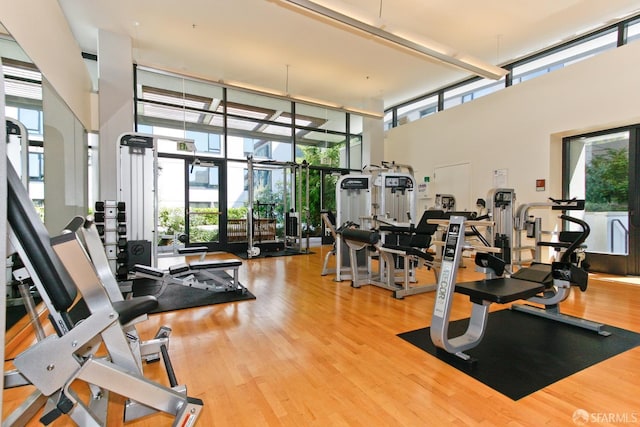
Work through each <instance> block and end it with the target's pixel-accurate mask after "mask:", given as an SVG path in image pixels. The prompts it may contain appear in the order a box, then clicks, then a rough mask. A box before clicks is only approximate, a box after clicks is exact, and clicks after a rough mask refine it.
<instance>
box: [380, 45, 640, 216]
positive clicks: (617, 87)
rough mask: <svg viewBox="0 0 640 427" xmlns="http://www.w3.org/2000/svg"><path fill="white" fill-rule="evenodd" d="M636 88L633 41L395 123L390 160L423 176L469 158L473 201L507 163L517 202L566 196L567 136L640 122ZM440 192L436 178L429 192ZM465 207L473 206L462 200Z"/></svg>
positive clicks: (638, 72)
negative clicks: (538, 185) (541, 186)
mask: <svg viewBox="0 0 640 427" xmlns="http://www.w3.org/2000/svg"><path fill="white" fill-rule="evenodd" d="M638 94H640V42H634V43H631V44H629V45H626V46H623V47H620V48H618V49H613V50H611V51H609V52H605V53H602V54H600V55H598V56H596V57H594V58H590V59H587V60H584V61H582V62H579V63H576V64H573V65H571V66H568V67H566V68H565V69H562V70H558V71H554V72H552V73H550V74H547V75H544V76H542V77H538V78H536V79H533V80H529V81H527V82H524V83H521V84H518V85H515V86H512V87H509V88H507V89H504V90H501V91H499V92H496V93H494V94H491V95H487V96H485V97H483V98H480V99H477V100H474V101H472V102H470V103H467V104H462V105H460V106H457V107H454V108H451V109H449V110H445V111H442V112H439V113H437V114H434V115H431V116H427V117H425V118H423V119H420V120H417V121H414V122H411V123H408V124H406V125H403V126H399V127H396V128H393V129H391V130H389V131H388V132H387V135H386V139H385V159H388V160H395V161H396V162H398V163H408V164H411V165H413V167H414V169H415V171H416V179H417V181H418V182H422V178H423V177H424V176H430V177H432V175H433V171H434V169H435V168H438V167H442V166H447V165H454V164H460V163H467V162H468V163H470V164H471V183H470V188H471V190H470V191H471V196H472V197H471V199H472V203H475V199H476V198H485V197H486V195H487V191H488V190H489V189H490V188H491V187H492V186H493V171H494V170H499V169H506V170H507V187H509V188H514V189H515V190H516V196H517V201H518V203H529V202H534V201H545V200H546V199H547V198H548V197H556V198H557V197H561V196H562V163H561V157H562V152H561V145H562V144H561V143H562V138H563V137H565V136H569V135H576V134H581V133H584V132H589V131H594V130H598V129H608V128H612V127H616V126H620V125H625V124H632V123H638V122H640V98H639V97H638ZM536 179H546V190H545V191H542V192H537V191H536V189H535V182H536ZM437 192H441V191H440V190H439V189H438V182H437V181H436V182H433V183H431V184H430V185H429V193H430V196H431V197H433V196H434V195H435V194H436V193H437ZM423 204H424V205H429V204H433V199H430V200H427V201H423ZM421 207H422V206H420V208H421ZM465 208H466V209H468V210H475V209H474V206H463V205H461V204H460V203H458V206H457V209H458V210H463V209H465Z"/></svg>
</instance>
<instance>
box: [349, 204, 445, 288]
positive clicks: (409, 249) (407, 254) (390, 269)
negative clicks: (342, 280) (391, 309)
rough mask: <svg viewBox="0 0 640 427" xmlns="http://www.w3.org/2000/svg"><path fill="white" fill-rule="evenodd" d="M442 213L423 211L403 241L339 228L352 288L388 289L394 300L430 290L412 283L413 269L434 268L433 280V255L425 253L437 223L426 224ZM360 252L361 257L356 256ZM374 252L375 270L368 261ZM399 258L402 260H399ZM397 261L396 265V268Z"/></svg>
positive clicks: (377, 232)
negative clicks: (348, 265) (371, 287)
mask: <svg viewBox="0 0 640 427" xmlns="http://www.w3.org/2000/svg"><path fill="white" fill-rule="evenodd" d="M443 215H444V213H443V212H442V211H432V210H428V211H425V212H424V213H423V215H422V217H421V218H420V221H419V222H418V225H417V226H416V227H413V226H411V227H409V231H407V232H406V233H407V234H406V236H407V238H408V240H407V241H406V242H404V243H403V244H390V243H385V242H383V241H382V238H381V234H380V232H379V231H377V230H361V229H358V228H353V227H346V228H344V229H342V230H341V231H340V232H339V233H338V234H340V235H341V237H342V240H343V241H344V242H345V243H346V245H347V247H348V248H349V260H350V265H351V286H353V287H355V288H359V287H361V286H363V285H374V286H378V287H381V288H384V289H388V290H390V291H392V296H393V297H394V298H396V299H402V298H404V297H405V296H408V295H416V294H420V293H424V292H430V291H433V290H434V289H435V287H436V285H435V284H416V280H415V279H414V277H413V272H414V271H415V269H416V268H418V267H419V266H422V265H424V266H426V267H427V268H428V269H431V270H433V271H434V275H435V277H436V280H437V278H438V275H437V270H436V262H435V256H434V254H432V253H431V252H429V248H430V246H431V239H432V236H433V234H434V233H435V231H436V230H437V227H438V226H437V225H433V224H430V223H429V220H430V219H433V218H442V217H443ZM360 253H363V254H364V256H361V257H359V254H360ZM374 255H375V256H377V257H378V270H377V272H373V271H372V266H371V261H370V260H371V258H372V257H373V256H374ZM362 259H364V260H366V261H367V263H368V265H367V266H362V265H360V264H359V260H362ZM399 259H400V260H402V262H400V263H399V262H398V260H399ZM398 264H399V265H400V267H397V265H398ZM363 267H364V268H363ZM398 271H400V272H401V274H399V273H398Z"/></svg>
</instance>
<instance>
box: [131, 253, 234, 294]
mask: <svg viewBox="0 0 640 427" xmlns="http://www.w3.org/2000/svg"><path fill="white" fill-rule="evenodd" d="M240 266H242V261H240V260H238V259H232V258H229V259H218V260H205V261H196V262H190V263H182V264H177V265H173V266H170V267H169V268H168V269H167V270H162V269H159V268H156V267H150V266H147V265H141V264H136V265H134V267H133V272H134V275H135V279H140V278H146V279H151V280H155V281H158V282H160V284H161V287H160V290H159V291H158V292H157V293H156V294H155V296H156V297H159V296H160V295H162V294H163V293H164V291H165V290H166V289H167V286H169V285H180V286H186V287H189V288H197V289H202V290H205V291H210V292H237V293H239V294H246V293H247V288H246V287H245V286H244V285H242V284H241V283H240V282H239V280H238V269H239V268H240ZM135 279H134V284H133V286H135Z"/></svg>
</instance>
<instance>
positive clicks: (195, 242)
mask: <svg viewBox="0 0 640 427" xmlns="http://www.w3.org/2000/svg"><path fill="white" fill-rule="evenodd" d="M185 168H186V176H187V178H188V181H187V191H186V195H187V197H186V200H185V219H186V227H185V229H186V244H187V246H206V247H207V248H208V250H209V251H212V250H220V249H221V248H222V246H223V245H224V244H226V238H227V233H226V215H225V212H226V202H225V198H223V197H221V190H222V189H223V188H224V186H223V182H222V176H223V173H222V172H223V168H224V164H223V162H221V161H219V160H212V159H206V160H205V159H197V158H196V159H195V160H191V161H189V160H185Z"/></svg>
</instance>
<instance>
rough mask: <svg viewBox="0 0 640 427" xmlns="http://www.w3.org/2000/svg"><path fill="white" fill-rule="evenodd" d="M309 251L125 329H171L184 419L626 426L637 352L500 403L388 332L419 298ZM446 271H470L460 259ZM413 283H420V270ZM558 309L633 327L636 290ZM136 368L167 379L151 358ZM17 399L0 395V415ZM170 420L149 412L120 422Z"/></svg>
mask: <svg viewBox="0 0 640 427" xmlns="http://www.w3.org/2000/svg"><path fill="white" fill-rule="evenodd" d="M313 250H314V251H315V254H311V255H301V256H290V257H281V258H267V259H253V260H248V261H245V262H244V264H243V266H242V267H241V269H240V280H241V281H242V282H243V283H244V284H246V285H247V287H248V288H249V289H250V291H251V292H252V293H254V294H255V295H256V297H257V299H256V300H253V301H244V302H237V303H229V304H223V305H214V306H208V307H202V308H194V309H188V310H182V311H177V312H172V313H165V314H158V315H152V316H150V319H149V320H148V321H146V322H144V323H142V324H141V325H140V327H139V328H138V329H139V331H140V334H141V335H142V337H143V338H147V337H149V336H150V335H152V334H153V333H155V330H156V329H157V328H158V327H159V326H161V325H164V324H167V325H170V326H171V327H172V329H173V332H172V335H171V345H170V354H171V358H172V362H173V365H174V367H175V370H176V374H177V376H178V381H179V382H180V383H184V384H186V385H187V387H188V390H189V395H191V396H193V397H198V398H200V399H202V400H203V401H204V402H205V407H204V410H203V413H202V417H201V419H200V422H199V423H198V425H200V426H213V425H215V426H296V427H297V426H323V427H325V426H367V427H370V426H432V425H433V426H441V425H464V426H476V425H478V426H506V425H509V426H540V425H549V426H562V425H566V426H573V425H576V424H575V423H574V422H573V420H572V416H573V414H574V412H575V411H576V410H578V409H583V410H585V411H587V412H588V413H589V414H591V416H592V417H596V418H593V419H592V420H591V423H592V424H594V425H595V424H596V422H595V421H598V423H597V425H607V423H605V422H602V421H603V420H605V418H606V417H611V416H614V417H618V418H617V419H618V421H620V420H622V419H626V420H628V421H634V423H635V424H637V423H638V422H640V403H639V402H640V400H639V399H638V396H639V395H640V369H639V368H640V347H636V348H634V349H632V350H630V351H627V352H625V353H623V354H620V355H618V356H616V357H613V358H611V359H609V360H606V361H604V362H602V363H600V364H597V365H595V366H592V367H590V368H588V369H586V370H583V371H581V372H578V373H577V374H575V375H572V376H570V377H568V378H565V379H563V380H561V381H559V382H557V383H555V384H553V385H551V386H549V387H547V388H545V389H543V390H541V391H538V392H536V393H534V394H532V395H530V396H527V397H525V398H523V399H520V400H519V401H512V400H511V399H509V398H507V397H505V396H504V395H502V394H500V393H498V392H496V391H493V390H492V389H491V388H489V387H487V386H485V385H483V384H482V383H480V382H478V381H476V380H474V379H473V378H471V377H469V376H467V375H465V374H462V373H460V372H459V371H457V370H456V369H454V368H452V367H450V366H448V365H447V364H445V363H443V362H441V361H439V360H437V359H436V358H434V357H432V356H430V355H429V354H427V353H425V352H423V351H421V350H419V349H417V348H415V347H414V346H412V345H411V344H408V343H407V342H405V341H403V340H402V339H400V338H398V337H397V336H396V335H397V334H398V333H401V332H406V331H410V330H414V329H418V328H422V327H425V326H428V325H429V323H430V318H431V311H432V309H433V300H434V296H433V293H426V294H421V295H414V296H409V297H406V298H405V299H404V300H396V299H394V298H392V297H391V296H390V292H389V291H387V290H384V289H381V288H377V287H374V286H365V287H362V288H360V289H354V288H351V287H350V286H349V282H346V281H345V282H342V283H337V282H334V281H333V276H325V277H321V276H320V271H321V267H322V261H323V258H324V254H325V253H326V252H327V251H328V250H329V248H328V247H323V248H313ZM460 276H461V279H462V280H474V279H475V278H479V277H480V276H479V275H478V273H475V272H473V268H471V267H470V268H466V269H462V271H461V274H460ZM418 278H419V280H420V281H421V282H428V281H433V280H434V278H433V274H432V273H431V272H427V271H425V270H420V271H419V273H418ZM469 307H470V305H469V302H468V299H467V298H466V297H464V296H461V295H456V299H455V302H454V308H453V312H452V319H459V318H464V317H468V315H469ZM496 308H500V307H496ZM562 309H563V312H565V313H567V314H572V315H577V316H581V317H584V318H588V319H590V320H594V321H599V322H603V323H607V324H610V325H612V326H616V327H620V328H625V329H629V330H632V331H635V332H639V333H640V286H637V285H632V284H625V283H624V282H615V281H610V280H602V278H598V277H592V278H591V280H590V284H589V289H588V291H587V292H586V293H580V292H573V293H572V296H571V297H570V299H569V300H568V301H566V302H565V303H563V306H562ZM8 356H9V355H8ZM145 374H146V375H147V376H148V377H150V378H152V379H155V380H157V381H159V382H162V383H165V384H166V383H167V380H166V378H165V377H166V375H165V374H164V372H163V367H162V364H151V365H147V366H145ZM24 395H25V391H24V390H21V389H15V390H5V392H4V402H3V414H5V415H6V414H7V413H8V412H9V411H10V410H11V409H13V408H14V407H15V406H16V405H18V404H19V403H20V402H21V400H22V399H23V398H24ZM121 403H122V399H121V398H117V397H114V405H112V408H111V409H110V415H111V416H110V422H109V425H114V426H116V425H121V423H122V422H121V418H120V417H121V415H120V414H121V406H119V405H121ZM609 414H613V415H609ZM602 417H605V418H602ZM620 417H626V418H620ZM606 419H609V420H612V419H614V418H606ZM171 422H172V419H171V418H170V417H168V416H165V415H162V414H156V415H153V416H149V417H147V418H145V419H142V420H138V421H136V422H131V423H128V424H127V425H131V426H160V425H171ZM68 423H69V422H68V420H59V421H58V422H56V423H55V425H68ZM609 424H611V423H609ZM30 425H39V424H38V423H37V422H33V423H32V424H30Z"/></svg>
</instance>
